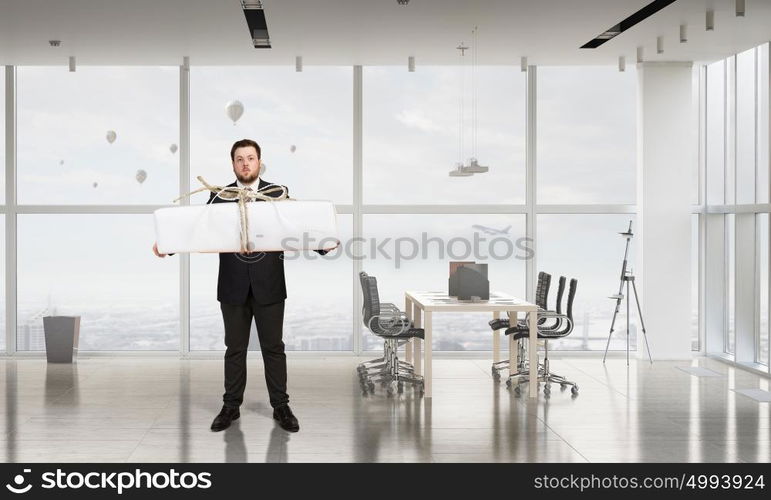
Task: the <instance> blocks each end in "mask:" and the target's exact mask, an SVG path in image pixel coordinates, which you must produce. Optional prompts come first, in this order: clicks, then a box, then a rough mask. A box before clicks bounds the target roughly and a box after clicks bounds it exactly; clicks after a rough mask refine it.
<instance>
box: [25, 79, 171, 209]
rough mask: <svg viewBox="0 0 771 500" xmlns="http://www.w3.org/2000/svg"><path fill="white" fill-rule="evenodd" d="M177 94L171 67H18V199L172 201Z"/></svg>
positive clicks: (80, 202) (31, 201) (28, 201)
mask: <svg viewBox="0 0 771 500" xmlns="http://www.w3.org/2000/svg"><path fill="white" fill-rule="evenodd" d="M178 94H179V70H178V69H177V68H174V67H89V66H82V67H79V68H78V70H77V71H76V72H74V73H70V72H68V71H67V69H66V68H64V67H61V66H57V67H20V68H19V69H18V195H19V203H20V204H45V205H51V204H78V205H84V204H145V203H148V204H155V203H159V204H165V203H171V200H173V199H174V198H175V197H176V193H177V191H178V186H179V181H178V155H179V153H178V152H177V153H173V152H172V151H171V149H170V148H171V145H172V144H178V143H179V95H178ZM112 133H114V135H113V134H112ZM110 140H112V142H110ZM140 181H141V182H140Z"/></svg>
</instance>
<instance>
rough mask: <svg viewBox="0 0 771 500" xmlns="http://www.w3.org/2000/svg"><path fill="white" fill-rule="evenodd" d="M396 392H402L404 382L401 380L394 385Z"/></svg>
mask: <svg viewBox="0 0 771 500" xmlns="http://www.w3.org/2000/svg"><path fill="white" fill-rule="evenodd" d="M396 392H398V393H399V394H402V393H403V392H404V384H402V383H401V382H399V383H398V384H397V385H396Z"/></svg>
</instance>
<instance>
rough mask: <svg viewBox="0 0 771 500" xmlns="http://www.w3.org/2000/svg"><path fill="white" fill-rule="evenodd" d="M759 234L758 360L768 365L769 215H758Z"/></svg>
mask: <svg viewBox="0 0 771 500" xmlns="http://www.w3.org/2000/svg"><path fill="white" fill-rule="evenodd" d="M756 218H757V234H758V285H759V287H760V293H759V295H760V297H759V300H758V302H759V309H758V316H759V318H758V354H757V360H758V362H760V363H763V364H764V365H768V361H769V359H768V340H769V339H768V336H769V329H768V300H769V295H768V279H769V274H768V259H769V254H768V237H769V235H768V221H769V215H768V214H757V215H756Z"/></svg>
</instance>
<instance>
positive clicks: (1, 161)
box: [0, 69, 5, 204]
mask: <svg viewBox="0 0 771 500" xmlns="http://www.w3.org/2000/svg"><path fill="white" fill-rule="evenodd" d="M0 75H2V83H0V165H2V166H3V168H2V172H3V175H0V204H2V203H5V70H4V69H0Z"/></svg>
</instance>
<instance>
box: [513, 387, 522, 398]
mask: <svg viewBox="0 0 771 500" xmlns="http://www.w3.org/2000/svg"><path fill="white" fill-rule="evenodd" d="M514 394H515V395H516V396H517V397H519V396H521V395H522V389H521V388H520V387H519V385H517V386H516V387H515V388H514Z"/></svg>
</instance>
